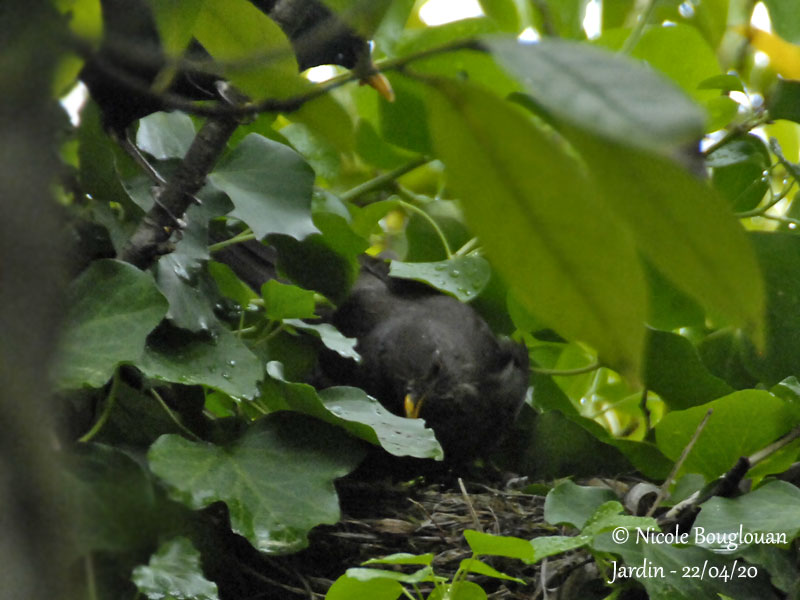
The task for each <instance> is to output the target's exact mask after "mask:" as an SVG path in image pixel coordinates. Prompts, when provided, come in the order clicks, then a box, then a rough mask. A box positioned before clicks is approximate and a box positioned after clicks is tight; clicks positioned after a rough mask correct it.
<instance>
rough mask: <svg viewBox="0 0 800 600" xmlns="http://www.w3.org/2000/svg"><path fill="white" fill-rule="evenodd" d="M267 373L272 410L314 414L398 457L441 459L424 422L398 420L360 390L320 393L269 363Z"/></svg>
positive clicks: (267, 396)
mask: <svg viewBox="0 0 800 600" xmlns="http://www.w3.org/2000/svg"><path fill="white" fill-rule="evenodd" d="M267 370H268V372H269V374H270V375H271V376H272V378H273V379H272V380H268V381H267V382H266V383H265V386H264V391H263V397H264V398H265V399H266V401H267V402H268V403H269V406H270V408H271V409H272V410H286V409H289V410H294V411H298V412H302V413H305V414H307V415H312V416H314V417H316V418H318V419H320V420H322V421H326V422H328V423H331V424H333V425H337V426H339V427H342V428H343V429H345V430H347V431H349V432H350V433H351V434H353V435H354V436H356V437H359V438H361V439H363V440H366V441H368V442H369V443H371V444H375V445H380V446H381V447H383V449H384V450H386V451H387V452H388V453H389V454H393V455H395V456H413V457H415V458H435V459H436V460H441V459H442V457H443V453H442V448H441V446H440V445H439V442H437V441H436V437H435V435H434V433H433V431H432V430H430V429H428V428H426V427H425V423H424V421H423V420H422V419H406V418H404V417H398V416H397V415H395V414H392V413H390V412H389V411H388V410H386V409H385V408H384V407H383V405H382V404H381V403H380V402H378V401H377V400H375V398H372V397H371V396H368V395H367V394H366V393H365V392H364V391H363V390H361V389H359V388H354V387H346V386H339V387H330V388H327V389H324V390H321V391H320V392H317V391H316V390H315V389H314V388H313V387H312V386H310V385H307V384H304V383H292V382H289V381H286V380H284V379H283V374H282V372H281V369H280V365H279V364H278V363H274V362H272V363H269V364H268V365H267Z"/></svg>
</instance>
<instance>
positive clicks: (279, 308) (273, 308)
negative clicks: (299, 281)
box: [261, 279, 316, 321]
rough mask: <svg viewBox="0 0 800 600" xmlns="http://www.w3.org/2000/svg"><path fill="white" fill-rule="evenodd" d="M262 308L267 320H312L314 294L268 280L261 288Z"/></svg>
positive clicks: (313, 315) (294, 286)
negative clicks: (264, 310)
mask: <svg viewBox="0 0 800 600" xmlns="http://www.w3.org/2000/svg"><path fill="white" fill-rule="evenodd" d="M261 296H262V297H263V298H264V308H265V309H266V313H267V318H268V319H272V320H275V321H280V320H282V319H289V318H292V319H312V318H314V317H316V315H315V314H314V306H315V303H314V292H312V291H311V290H306V289H303V288H301V287H298V286H296V285H286V284H284V283H280V282H279V281H276V280H274V279H270V280H269V281H268V282H267V283H265V284H264V285H262V286H261Z"/></svg>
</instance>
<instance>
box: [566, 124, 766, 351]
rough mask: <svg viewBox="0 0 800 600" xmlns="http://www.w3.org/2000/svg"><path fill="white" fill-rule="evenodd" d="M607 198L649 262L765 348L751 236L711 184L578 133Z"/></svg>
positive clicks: (680, 169) (759, 281)
mask: <svg viewBox="0 0 800 600" xmlns="http://www.w3.org/2000/svg"><path fill="white" fill-rule="evenodd" d="M572 140H573V141H574V142H575V143H576V145H577V146H578V148H579V149H580V150H581V153H582V155H583V157H584V158H585V159H586V161H587V163H588V165H589V167H590V168H591V169H592V172H593V174H594V176H595V181H596V182H597V185H598V186H599V188H600V189H601V190H602V192H603V198H604V200H605V202H606V203H607V204H608V206H609V208H610V209H612V210H613V211H614V212H615V213H616V214H617V215H619V216H620V217H621V218H622V219H624V220H625V221H626V222H627V224H628V225H629V228H630V229H629V230H630V231H631V233H632V234H633V235H634V236H635V238H636V244H637V246H638V248H639V249H640V250H641V252H642V253H643V254H644V255H645V256H646V257H647V259H648V260H649V261H650V263H651V264H652V265H653V266H654V267H655V268H656V269H658V270H659V271H660V272H661V273H662V274H663V275H664V276H665V277H667V279H669V280H670V281H671V282H672V283H673V284H674V285H675V286H676V287H678V288H679V289H680V290H682V291H684V292H686V293H687V294H688V295H690V296H691V297H693V298H695V299H696V300H698V301H699V302H700V303H701V304H702V305H703V306H705V307H706V308H707V309H710V310H711V311H712V312H714V313H716V314H719V315H722V316H724V317H725V318H727V319H729V320H730V321H732V322H733V323H735V324H737V325H739V326H741V327H743V328H745V329H746V330H748V331H749V332H751V333H752V335H753V336H754V338H755V339H756V340H758V341H759V342H761V340H762V337H763V328H764V323H763V322H764V284H763V280H762V276H761V272H760V269H759V265H758V262H757V260H756V257H755V254H754V252H753V248H752V245H751V244H750V242H749V240H748V239H747V236H746V235H745V232H744V230H743V229H742V227H741V226H740V225H739V223H738V222H737V221H736V219H735V218H734V216H733V215H732V214H731V211H730V209H729V207H728V206H727V203H726V202H725V201H724V200H723V199H722V198H720V197H719V196H718V195H717V194H716V193H715V192H714V191H713V190H712V189H711V188H710V187H709V186H708V185H707V184H705V183H704V182H702V181H700V180H699V179H697V178H695V177H694V176H693V175H691V174H690V173H689V172H688V171H686V170H685V169H684V168H683V167H681V166H679V165H678V164H676V163H675V162H673V161H672V160H670V159H668V158H663V157H660V156H656V155H655V154H650V153H647V152H643V151H640V150H636V149H633V148H629V147H626V146H623V145H621V144H611V143H605V142H602V141H601V140H599V139H598V138H596V137H593V136H586V135H582V134H575V135H574V136H573V137H572Z"/></svg>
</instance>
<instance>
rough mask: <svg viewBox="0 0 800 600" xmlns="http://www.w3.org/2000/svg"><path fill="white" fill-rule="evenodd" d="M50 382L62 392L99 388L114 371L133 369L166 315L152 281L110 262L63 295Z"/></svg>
mask: <svg viewBox="0 0 800 600" xmlns="http://www.w3.org/2000/svg"><path fill="white" fill-rule="evenodd" d="M67 294H68V295H67V301H66V304H67V307H68V308H67V316H66V318H65V321H64V322H65V326H64V333H63V334H62V337H61V346H60V357H59V363H58V366H57V368H56V379H57V382H58V384H59V386H61V387H64V388H79V387H82V386H90V387H99V386H101V385H103V384H105V383H106V381H108V379H109V378H110V377H111V375H112V373H113V372H114V369H115V368H116V367H117V365H119V364H122V363H134V362H136V361H138V360H139V358H140V357H141V355H142V352H143V351H144V346H145V340H146V338H147V336H148V335H149V334H150V332H151V331H152V330H153V328H154V327H155V326H156V325H158V323H159V322H160V321H161V319H163V318H164V316H165V315H166V313H167V301H166V299H165V298H164V296H163V295H162V294H161V292H159V291H158V288H156V285H155V282H154V281H153V278H152V277H151V276H150V275H149V274H147V273H143V272H142V271H140V270H139V269H137V268H136V267H134V266H132V265H129V264H127V263H123V262H119V261H116V260H99V261H95V262H94V263H92V265H91V266H90V267H89V268H88V269H86V271H84V272H83V273H82V274H81V275H80V277H78V278H77V279H76V280H75V281H73V282H72V284H71V285H70V287H69V290H68V292H67Z"/></svg>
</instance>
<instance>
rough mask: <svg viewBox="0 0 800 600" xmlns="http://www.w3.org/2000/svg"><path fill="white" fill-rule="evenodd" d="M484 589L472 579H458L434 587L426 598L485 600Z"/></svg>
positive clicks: (439, 599)
mask: <svg viewBox="0 0 800 600" xmlns="http://www.w3.org/2000/svg"><path fill="white" fill-rule="evenodd" d="M487 598H488V596H487V595H486V591H485V590H484V589H483V588H482V587H481V586H479V585H478V584H477V583H475V582H473V581H465V580H463V579H462V580H459V581H456V582H455V583H447V584H445V585H442V586H440V587H437V588H435V589H434V590H433V591H432V592H431V593H430V595H429V596H428V600H486V599H487Z"/></svg>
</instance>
